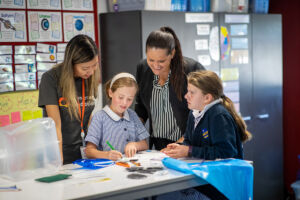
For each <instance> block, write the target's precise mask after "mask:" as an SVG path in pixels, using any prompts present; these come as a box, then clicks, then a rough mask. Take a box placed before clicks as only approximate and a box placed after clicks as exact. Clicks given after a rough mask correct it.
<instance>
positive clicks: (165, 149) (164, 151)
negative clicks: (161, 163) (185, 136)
mask: <svg viewBox="0 0 300 200" xmlns="http://www.w3.org/2000/svg"><path fill="white" fill-rule="evenodd" d="M178 146H179V144H177V143H171V144H168V145H167V147H165V148H163V149H162V150H160V152H162V153H166V152H167V151H169V150H171V149H175V148H176V147H178Z"/></svg>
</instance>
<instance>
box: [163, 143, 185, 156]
mask: <svg viewBox="0 0 300 200" xmlns="http://www.w3.org/2000/svg"><path fill="white" fill-rule="evenodd" d="M169 145H170V146H169ZM169 145H168V146H167V150H165V151H164V152H163V153H165V154H166V155H168V156H170V157H171V158H182V157H187V156H188V152H189V147H188V146H185V145H179V144H169Z"/></svg>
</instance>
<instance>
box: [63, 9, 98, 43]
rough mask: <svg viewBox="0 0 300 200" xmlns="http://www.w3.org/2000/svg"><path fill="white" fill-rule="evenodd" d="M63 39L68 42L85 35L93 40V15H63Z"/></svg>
mask: <svg viewBox="0 0 300 200" xmlns="http://www.w3.org/2000/svg"><path fill="white" fill-rule="evenodd" d="M63 18H64V38H65V42H68V41H69V40H70V39H71V38H73V37H74V36H75V35H78V34H85V35H88V36H90V37H91V38H92V39H93V40H95V27H94V15H93V14H88V13H85V14H79V13H64V16H63Z"/></svg>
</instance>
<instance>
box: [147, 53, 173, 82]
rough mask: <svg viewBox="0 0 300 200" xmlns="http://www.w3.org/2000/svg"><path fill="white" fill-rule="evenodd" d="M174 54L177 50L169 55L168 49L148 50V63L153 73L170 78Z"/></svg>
mask: <svg viewBox="0 0 300 200" xmlns="http://www.w3.org/2000/svg"><path fill="white" fill-rule="evenodd" d="M174 53H175V50H173V51H172V54H168V51H167V49H160V48H147V52H146V56H147V63H148V65H149V67H150V68H151V70H152V72H153V73H154V74H155V75H158V76H168V74H169V71H170V66H171V60H172V58H173V56H174Z"/></svg>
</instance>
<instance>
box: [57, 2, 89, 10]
mask: <svg viewBox="0 0 300 200" xmlns="http://www.w3.org/2000/svg"><path fill="white" fill-rule="evenodd" d="M62 5H63V6H62V7H63V10H80V11H82V10H87V11H93V9H94V8H93V0H62Z"/></svg>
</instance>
